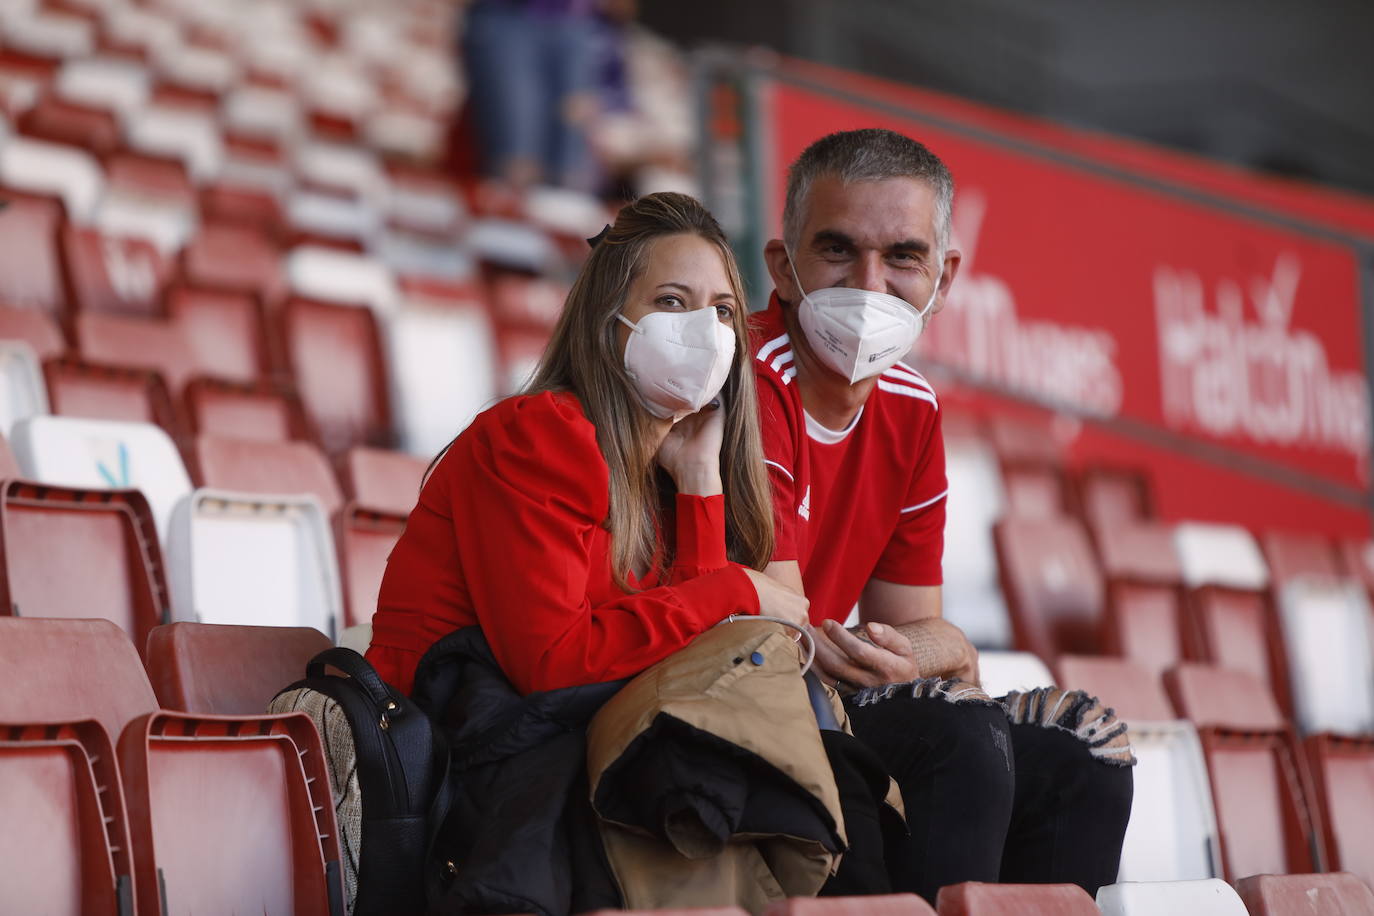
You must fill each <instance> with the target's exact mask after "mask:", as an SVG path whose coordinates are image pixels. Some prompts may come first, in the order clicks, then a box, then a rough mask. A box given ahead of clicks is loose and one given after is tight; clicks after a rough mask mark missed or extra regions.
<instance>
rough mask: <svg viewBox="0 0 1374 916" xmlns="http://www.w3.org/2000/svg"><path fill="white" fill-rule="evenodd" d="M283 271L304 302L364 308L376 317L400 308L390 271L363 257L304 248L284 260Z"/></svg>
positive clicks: (329, 250) (325, 249)
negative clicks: (363, 306) (361, 306)
mask: <svg viewBox="0 0 1374 916" xmlns="http://www.w3.org/2000/svg"><path fill="white" fill-rule="evenodd" d="M285 270H286V279H287V282H288V283H289V284H290V286H291V290H292V292H293V293H295V294H296V295H297V296H301V297H303V298H306V299H316V300H320V301H323V302H335V303H342V304H345V305H366V306H368V307H370V308H372V309H373V310H375V311H376V312H377V313H378V314H379V315H387V314H390V313H391V312H393V311H395V310H396V309H397V308H398V307H399V306H400V302H401V295H400V290H399V289H398V287H397V285H396V280H395V278H394V277H393V276H392V275H391V271H390V270H388V269H387V268H386V266H385V265H384V264H382V263H381V262H380V261H376V260H374V259H372V258H370V257H367V256H366V255H358V254H350V253H348V252H346V251H338V250H335V249H331V248H322V247H318V246H310V245H306V246H301V247H298V248H295V249H293V250H292V251H291V252H290V253H289V254H288V255H287V256H286V261H285Z"/></svg>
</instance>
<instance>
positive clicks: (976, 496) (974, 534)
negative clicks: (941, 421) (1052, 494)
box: [941, 439, 1012, 649]
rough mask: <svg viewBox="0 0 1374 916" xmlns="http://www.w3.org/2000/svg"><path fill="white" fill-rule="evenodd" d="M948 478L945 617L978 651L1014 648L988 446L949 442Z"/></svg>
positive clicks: (998, 495) (998, 499)
mask: <svg viewBox="0 0 1374 916" xmlns="http://www.w3.org/2000/svg"><path fill="white" fill-rule="evenodd" d="M945 454H946V459H945V475H946V477H947V479H948V481H949V494H948V495H947V496H946V497H945V499H946V500H947V502H948V505H949V507H950V509H949V511H948V512H947V513H946V517H945V554H944V561H943V568H944V587H943V588H942V589H941V604H942V607H943V614H944V616H945V618H946V619H947V620H949V621H950V623H953V624H954V625H955V626H957V627H959V628H960V629H961V630H963V631H964V634H965V635H966V636H967V637H968V638H969V641H970V642H972V643H973V644H974V645H975V646H979V647H986V648H990V649H1007V648H1010V647H1011V644H1012V636H1011V617H1010V616H1009V615H1008V613H1007V604H1006V600H1005V599H1004V598H1003V597H1002V587H1001V584H1000V583H999V581H998V578H997V552H996V550H995V548H994V547H993V540H992V526H993V524H994V523H995V522H996V521H997V519H998V518H1000V517H1001V515H1002V511H1003V504H1004V499H1003V495H1002V475H1001V472H1000V471H999V470H998V466H997V457H996V455H994V454H993V452H992V449H991V448H990V447H988V446H987V445H985V444H983V443H980V442H976V441H959V440H955V439H950V440H949V441H948V442H947V443H946V451H945Z"/></svg>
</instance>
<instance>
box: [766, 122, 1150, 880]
mask: <svg viewBox="0 0 1374 916" xmlns="http://www.w3.org/2000/svg"><path fill="white" fill-rule="evenodd" d="M953 194H954V182H953V179H952V177H951V176H950V174H949V171H948V170H947V169H946V168H945V165H944V163H942V162H941V161H940V160H939V159H938V158H937V157H936V156H935V155H934V154H933V153H931V152H930V151H929V150H928V149H926V148H925V147H924V146H922V145H921V144H919V143H917V142H916V141H914V140H912V139H910V138H908V137H904V136H902V135H900V134H896V133H893V132H891V131H886V130H877V129H869V130H855V131H847V132H842V133H837V134H832V135H830V136H827V137H824V138H822V139H821V140H818V141H816V142H815V143H814V144H812V145H811V146H810V147H809V148H808V149H807V150H806V151H804V152H803V153H802V154H801V156H800V157H799V158H798V159H797V161H796V162H795V163H793V165H792V167H791V169H790V170H789V173H788V183H787V196H786V203H785V209H784V213H783V238H782V239H774V240H773V241H770V242H769V243H768V245H767V247H766V250H765V259H766V261H767V265H768V270H769V273H770V276H771V278H772V280H773V283H774V288H775V292H774V293H773V296H772V299H771V301H770V303H769V306H768V309H767V310H766V311H764V312H761V313H758V314H756V315H754V316H753V318H752V322H751V323H752V325H753V332H754V344H753V345H754V352H755V356H756V358H755V361H754V369H755V373H756V375H757V380H758V394H759V407H760V411H761V416H760V421H761V424H762V427H763V439H764V454H765V458H766V461H767V464H768V467H769V475H770V479H771V481H772V484H773V494H774V503H775V523H774V529H775V531H776V548H775V551H774V555H773V562H772V563H770V564H769V566H768V572H769V574H770V575H774V576H777V578H778V580H779V581H780V582H782V583H784V584H785V585H788V586H789V587H791V588H794V589H796V590H798V591H802V592H804V593H805V594H806V596H807V597H808V598H809V599H810V602H811V604H810V616H811V620H812V623H813V629H814V631H815V633H816V643H817V653H816V666H817V668H819V669H820V671H821V672H822V673H823V676H824V678H825V679H826V681H827V682H828V683H830V684H833V685H834V686H836V687H837V688H838V689H840V690H841V691H842V692H844V693H847V694H848V698H847V700H846V709H847V711H848V712H849V716H850V721H851V724H852V726H853V729H854V733H855V735H856V736H857V737H858V738H860V739H861V740H862V741H863V742H864V743H865V744H867V745H868V746H869V747H870V748H872V749H873V750H875V751H876V752H877V753H878V755H879V757H881V758H882V761H883V763H884V765H885V767H886V768H887V770H888V772H889V773H890V774H891V775H892V776H893V777H894V778H895V779H896V780H897V782H898V784H899V785H900V787H901V790H902V796H903V800H904V802H905V806H906V815H907V820H908V824H909V826H910V834H909V836H907V837H904V838H902V839H900V840H898V841H896V842H890V843H889V844H888V846H887V848H886V852H887V862H888V872H889V875H888V877H889V879H890V881H891V887H890V888H869V889H868V890H893V891H910V892H914V893H918V894H920V895H921V896H923V897H925V898H926V899H927V900H929V901H930V902H931V903H934V902H935V897H936V894H937V893H938V891H939V889H940V888H941V887H942V886H944V885H947V884H955V883H958V882H961V881H1006V882H1015V883H1034V882H1045V883H1056V882H1071V883H1074V884H1078V885H1080V886H1081V887H1083V888H1085V889H1086V890H1087V891H1088V892H1089V893H1093V894H1095V893H1096V891H1097V888H1098V887H1099V886H1101V885H1103V884H1110V883H1112V882H1114V881H1115V880H1116V874H1117V869H1118V866H1119V863H1120V856H1121V844H1122V840H1123V838H1124V836H1125V830H1126V824H1127V821H1128V819H1129V816H1130V810H1131V798H1132V787H1133V782H1132V774H1131V770H1130V769H1129V767H1130V765H1131V764H1133V763H1134V757H1133V755H1132V753H1131V750H1130V746H1129V743H1128V742H1127V738H1126V734H1125V732H1126V727H1125V723H1123V722H1120V721H1119V720H1117V719H1116V718H1115V717H1114V715H1113V714H1112V712H1111V710H1109V709H1105V708H1104V707H1103V706H1102V704H1100V703H1099V702H1098V701H1097V700H1096V699H1095V698H1093V697H1090V696H1087V695H1085V694H1083V693H1081V692H1077V691H1064V690H1060V689H1058V688H1042V689H1038V690H1034V691H1031V692H1028V693H1013V694H1011V695H1009V696H1008V697H1005V698H1001V699H1000V700H993V699H992V698H989V697H988V696H987V694H986V693H984V692H983V691H982V690H981V689H980V688H978V687H977V684H978V657H977V652H976V651H975V650H974V648H973V646H972V645H971V644H970V643H969V641H968V640H967V639H966V638H965V636H964V634H963V633H962V632H961V631H960V630H959V629H958V628H957V627H955V626H953V625H952V624H950V623H948V622H947V621H945V620H944V619H943V618H942V617H941V599H940V583H941V556H942V553H943V548H944V523H945V494H946V491H947V484H946V481H945V456H944V441H943V438H942V435H941V428H940V408H939V402H938V399H937V397H936V394H935V390H934V389H933V388H932V387H931V386H930V384H929V383H928V382H927V381H926V380H925V379H924V378H923V377H922V376H921V375H920V373H918V372H916V370H915V369H913V368H911V367H910V366H908V365H906V364H904V363H901V362H899V360H900V359H901V358H902V356H904V355H905V354H906V353H907V352H908V351H910V350H911V348H912V346H913V345H914V344H915V342H916V339H917V338H918V337H919V335H920V333H921V331H922V329H923V328H924V327H925V324H926V322H927V321H929V320H930V319H931V318H932V317H933V316H934V315H935V314H937V313H938V312H939V311H940V309H941V307H942V306H943V304H944V300H945V296H946V295H947V294H948V292H949V289H950V285H951V284H952V283H953V282H954V279H955V275H956V274H957V273H958V269H959V262H960V254H959V252H958V251H957V250H954V249H952V248H950V246H949V243H950V216H951V209H952V202H953ZM956 511H957V507H956ZM856 604H857V606H858V609H859V616H860V621H861V625H860V627H859V628H857V629H856V630H855V631H854V632H850V631H848V630H846V629H845V627H844V626H843V625H842V622H843V621H844V620H846V619H847V618H848V617H849V615H850V612H851V609H853V608H854V607H855V606H856ZM897 685H899V686H897Z"/></svg>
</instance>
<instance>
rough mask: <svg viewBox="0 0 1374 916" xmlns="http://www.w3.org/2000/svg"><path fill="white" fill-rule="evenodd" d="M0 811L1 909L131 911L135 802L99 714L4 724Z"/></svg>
mask: <svg viewBox="0 0 1374 916" xmlns="http://www.w3.org/2000/svg"><path fill="white" fill-rule="evenodd" d="M0 817H3V818H4V823H5V830H4V834H3V836H0V862H3V863H4V864H3V867H2V868H0V873H2V874H3V880H0V911H3V912H6V913H52V914H61V916H67V914H70V916H85V914H91V913H108V914H115V913H125V912H132V907H133V905H134V897H133V884H132V879H133V862H132V858H131V855H130V842H129V823H128V812H127V809H126V808H125V805H124V793H123V791H122V788H121V786H120V782H119V767H118V765H117V764H116V763H115V756H114V745H113V743H112V742H111V741H110V737H109V735H108V734H106V732H105V729H103V728H101V727H100V724H99V723H97V722H95V721H92V720H84V721H79V722H72V723H63V724H57V723H42V724H35V725H27V726H25V725H0ZM121 903H122V904H124V908H121Z"/></svg>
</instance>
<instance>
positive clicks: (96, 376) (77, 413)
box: [43, 357, 181, 438]
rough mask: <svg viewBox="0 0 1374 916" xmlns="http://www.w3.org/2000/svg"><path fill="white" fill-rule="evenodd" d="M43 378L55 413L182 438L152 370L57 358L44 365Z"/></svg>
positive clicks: (168, 397)
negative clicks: (143, 426)
mask: <svg viewBox="0 0 1374 916" xmlns="http://www.w3.org/2000/svg"><path fill="white" fill-rule="evenodd" d="M43 377H44V380H45V381H46V382H47V386H48V403H49V405H50V407H51V409H52V412H53V413H54V414H57V415H59V416H63V417H82V418H85V419H89V420H116V421H119V422H125V423H153V424H156V425H158V426H160V427H162V428H163V429H165V430H167V432H168V433H169V434H171V435H172V436H173V437H174V438H176V437H179V436H180V435H181V426H180V423H179V422H178V419H177V415H176V409H175V407H174V405H173V402H172V398H171V395H169V394H168V393H167V385H166V384H165V383H164V382H163V381H162V376H161V375H159V374H158V373H156V372H153V371H150V370H148V369H132V368H126V367H122V366H110V365H100V364H97V363H88V362H84V361H82V360H79V359H71V358H63V357H59V358H58V359H50V360H48V361H47V362H45V363H44V364H43Z"/></svg>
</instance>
